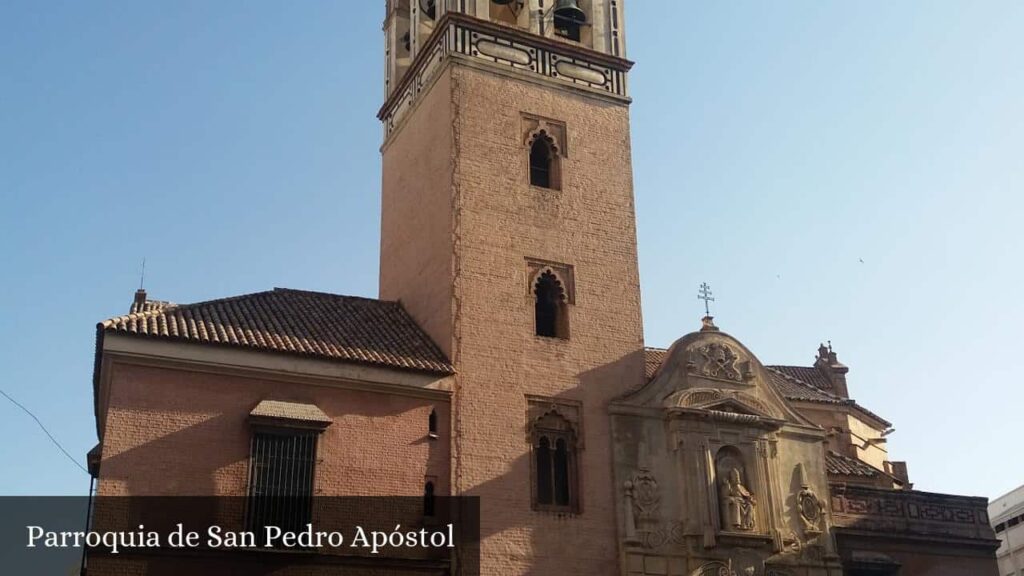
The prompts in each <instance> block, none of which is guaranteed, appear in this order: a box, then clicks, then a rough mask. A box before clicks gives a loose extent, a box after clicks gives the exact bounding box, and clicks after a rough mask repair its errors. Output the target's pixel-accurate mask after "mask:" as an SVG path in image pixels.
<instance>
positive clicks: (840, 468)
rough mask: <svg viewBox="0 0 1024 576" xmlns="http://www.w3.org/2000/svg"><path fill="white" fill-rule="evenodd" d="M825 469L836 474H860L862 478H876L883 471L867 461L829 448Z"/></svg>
mask: <svg viewBox="0 0 1024 576" xmlns="http://www.w3.org/2000/svg"><path fill="white" fill-rule="evenodd" d="M825 469H826V470H827V471H828V473H829V474H832V475H834V476H859V477H862V478H875V477H877V476H878V475H879V474H882V471H881V470H879V469H877V468H875V467H874V466H870V465H869V464H867V463H866V462H863V461H861V460H858V459H856V458H850V457H849V456H844V455H842V454H840V453H838V452H833V451H832V450H829V451H828V452H827V453H826V454H825Z"/></svg>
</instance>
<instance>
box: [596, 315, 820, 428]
mask: <svg viewBox="0 0 1024 576" xmlns="http://www.w3.org/2000/svg"><path fill="white" fill-rule="evenodd" d="M769 378H770V376H769V374H768V372H767V369H766V368H765V367H764V366H763V365H762V364H761V362H760V361H759V360H758V359H757V357H756V356H754V354H753V353H752V352H751V351H750V350H748V349H747V347H746V346H744V345H743V344H742V343H740V342H739V341H738V340H737V339H736V338H733V337H732V336H730V335H729V334H726V333H724V332H720V331H718V330H717V329H715V330H702V331H700V332H693V333H690V334H687V335H686V336H683V337H682V338H680V339H679V340H677V341H676V342H675V343H674V344H672V346H671V348H669V350H668V352H667V353H666V355H665V359H664V361H663V362H662V364H661V366H660V367H659V368H658V369H657V371H656V372H655V374H654V376H653V378H651V380H650V381H649V382H648V383H647V384H646V385H645V386H643V387H642V388H640V389H638V390H635V391H634V392H632V393H629V394H627V395H626V396H624V397H622V398H620V399H619V400H618V402H616V403H617V404H625V405H632V406H637V407H647V408H655V407H657V408H661V409H665V410H670V411H671V410H674V411H678V412H705V413H708V414H712V413H713V414H715V415H718V416H721V415H729V414H732V415H734V416H735V417H736V418H741V419H750V418H753V419H759V420H764V421H775V422H779V423H781V422H782V421H789V422H794V423H801V424H805V423H806V421H805V419H804V418H802V417H801V416H799V415H798V414H797V413H796V412H795V411H794V410H793V409H792V408H791V407H790V406H789V405H788V404H787V403H786V401H785V399H784V398H782V396H780V395H779V393H778V391H777V390H776V389H775V388H774V386H772V385H771V383H770V380H769Z"/></svg>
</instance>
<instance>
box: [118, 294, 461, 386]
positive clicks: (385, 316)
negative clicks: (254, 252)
mask: <svg viewBox="0 0 1024 576" xmlns="http://www.w3.org/2000/svg"><path fill="white" fill-rule="evenodd" d="M98 329H99V330H100V331H102V332H103V333H107V334H111V333H113V334H124V335H129V336H141V337H148V338H157V339H163V340H176V341H182V342H192V343H198V344H208V345H218V346H231V347H235V348H247V349H252V350H260V351H270V352H280V353H287V354H295V355H301V356H310V357H316V358H323V359H328V360H342V361H348V362H357V363H363V364H372V365H377V366H386V367H390V368H400V369H407V370H418V371H425V372H433V373H440V374H451V373H453V372H454V368H453V367H452V365H451V363H450V362H449V361H448V359H447V358H445V356H444V354H443V353H442V352H441V350H440V349H439V348H438V347H437V346H436V345H435V344H434V342H433V341H432V340H431V339H430V337H429V336H427V335H426V333H424V332H423V331H422V330H421V329H420V328H419V326H418V325H417V324H416V322H415V321H414V320H413V319H412V317H411V316H409V314H408V313H406V311H405V309H403V308H402V306H401V304H399V303H398V302H388V301H384V300H374V299H370V298H359V297H354V296H340V295H337V294H327V293H323V292H308V291H304V290H290V289H285V288H275V289H274V290H270V291H266V292H257V293H254V294H246V295H243V296H235V297H233V298H224V299H221V300H210V301H207V302H198V303H195V304H172V303H169V302H159V301H151V300H147V301H145V302H141V303H138V302H137V303H133V304H132V312H131V313H129V314H127V315H125V316H118V317H116V318H111V319H109V320H105V321H103V322H100V324H99V326H98Z"/></svg>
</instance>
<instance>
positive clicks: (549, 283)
mask: <svg viewBox="0 0 1024 576" xmlns="http://www.w3.org/2000/svg"><path fill="white" fill-rule="evenodd" d="M533 294H534V298H535V300H534V328H535V330H536V333H537V336H544V337H546V338H561V339H563V340H567V339H568V338H569V303H568V298H567V296H566V293H565V287H564V286H562V282H561V281H560V280H559V279H558V276H555V274H554V273H553V272H552V271H550V270H545V271H544V272H542V273H541V274H540V276H538V277H537V281H536V282H535V283H534V288H533Z"/></svg>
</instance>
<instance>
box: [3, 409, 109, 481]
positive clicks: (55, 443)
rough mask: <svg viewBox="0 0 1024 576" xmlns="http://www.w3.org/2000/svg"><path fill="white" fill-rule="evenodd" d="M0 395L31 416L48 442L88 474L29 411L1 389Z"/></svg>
mask: <svg viewBox="0 0 1024 576" xmlns="http://www.w3.org/2000/svg"><path fill="white" fill-rule="evenodd" d="M0 394H2V395H3V397H4V398H7V399H8V400H10V401H11V403H12V404H14V405H15V406H17V407H18V408H21V409H22V410H24V412H25V414H28V415H29V416H31V417H32V419H33V420H35V421H36V424H38V425H39V427H40V428H41V429H42V430H43V432H44V433H45V434H46V436H47V437H48V438H49V439H50V442H53V445H54V446H56V447H57V449H58V450H60V451H61V452H63V453H64V455H65V456H67V457H68V460H71V461H72V462H74V464H75V466H78V467H79V468H81V470H82V472H85V473H86V474H88V473H89V470H87V469H86V467H85V466H82V465H81V464H80V463H79V462H78V460H75V457H74V456H72V455H71V454H70V453H68V451H67V450H65V449H64V447H63V446H61V445H60V442H58V441H57V439H56V438H54V437H53V434H50V431H49V430H47V429H46V426H43V423H42V422H41V421H40V420H39V418H36V415H35V414H33V413H32V411H31V410H29V409H28V408H25V407H24V406H22V404H21V403H20V402H18V401H17V400H15V399H14V398H11V397H10V395H9V394H7V392H4V391H3V390H2V389H0Z"/></svg>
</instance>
